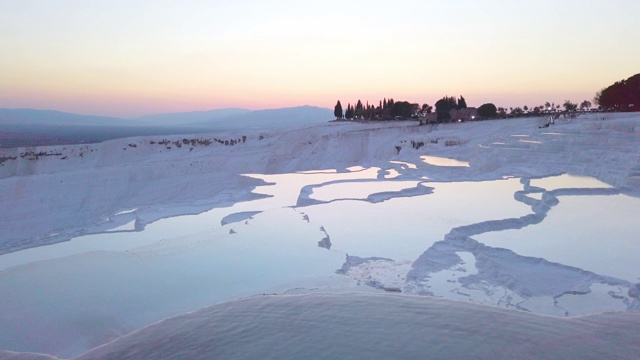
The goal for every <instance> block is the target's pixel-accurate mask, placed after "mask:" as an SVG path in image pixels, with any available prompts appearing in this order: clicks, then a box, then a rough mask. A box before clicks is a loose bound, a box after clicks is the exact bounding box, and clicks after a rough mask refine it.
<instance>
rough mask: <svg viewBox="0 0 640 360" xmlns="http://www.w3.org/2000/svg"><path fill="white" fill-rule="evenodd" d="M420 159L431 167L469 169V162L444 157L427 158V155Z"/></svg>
mask: <svg viewBox="0 0 640 360" xmlns="http://www.w3.org/2000/svg"><path fill="white" fill-rule="evenodd" d="M420 159H422V161H424V162H425V163H427V164H429V165H435V166H449V167H451V166H460V167H469V162H468V161H460V160H456V159H449V158H443V157H437V156H427V155H423V156H420Z"/></svg>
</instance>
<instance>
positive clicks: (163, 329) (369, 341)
mask: <svg viewBox="0 0 640 360" xmlns="http://www.w3.org/2000/svg"><path fill="white" fill-rule="evenodd" d="M638 331H640V314H638V313H635V314H600V315H592V316H586V317H581V318H569V319H562V318H553V317H544V316H537V315H532V314H528V313H524V312H513V311H506V310H504V309H499V308H494V307H486V306H478V305H472V304H469V303H462V302H451V301H444V300H438V299H434V298H426V297H410V296H397V295H396V296H394V295H371V294H369V295H363V294H341V295H336V294H315V295H304V296H289V297H274V296H266V297H256V298H251V299H245V300H241V301H236V302H231V303H223V304H220V305H217V306H213V307H209V308H204V309H201V310H198V311H196V312H193V313H190V314H185V315H181V316H177V317H174V318H171V319H167V320H165V321H162V322H159V323H157V324H154V325H152V326H149V327H148V328H145V329H142V330H140V331H138V332H135V333H133V334H130V335H128V336H126V337H123V338H120V339H118V340H116V341H114V342H112V343H110V344H106V345H104V346H101V347H99V348H96V349H94V350H92V351H90V352H88V353H86V354H84V355H81V356H79V357H78V358H76V359H78V360H85V359H122V360H124V359H142V358H144V359H179V358H180V359H212V358H213V359H258V358H260V359H303V358H304V359H355V358H359V359H419V358H429V359H466V358H473V359H604V358H606V359H633V358H635V357H636V356H637V355H638V354H639V353H640V342H637V341H636V337H637V333H638Z"/></svg>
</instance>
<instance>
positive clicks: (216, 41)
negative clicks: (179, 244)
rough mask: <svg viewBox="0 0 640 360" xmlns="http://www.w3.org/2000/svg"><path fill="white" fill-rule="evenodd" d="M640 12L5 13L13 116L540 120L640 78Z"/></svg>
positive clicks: (9, 1) (93, 4)
mask: <svg viewBox="0 0 640 360" xmlns="http://www.w3.org/2000/svg"><path fill="white" fill-rule="evenodd" d="M638 14H640V1H638V0H562V1H556V0H553V1H551V0H536V1H522V0H483V1H476V0H447V1H442V0H437V1H433V0H422V1H409V0H396V1H376V0H367V1H364V0H362V1H358V0H340V1H338V0H326V1H304V0H290V1H289V0H283V1H269V0H232V1H227V0H215V1H195V0H182V1H173V0H0V108H34V109H53V110H60V111H69V112H75V113H81V114H93V115H109V116H118V117H135V116H140V115H145V114H153V113H163V112H179V111H196V110H209V109H217V108H226V107H241V108H247V109H267V108H280V107H291V106H300V105H314V106H321V107H328V108H333V106H334V105H335V103H336V101H337V100H341V103H342V104H343V106H346V104H347V103H352V104H353V103H354V102H356V101H357V100H358V99H360V100H362V101H363V103H366V102H367V101H369V102H371V103H376V104H377V103H378V101H379V100H380V99H382V98H384V97H387V98H389V97H391V98H394V99H395V100H396V101H398V100H406V101H410V102H417V103H420V104H423V103H428V104H431V105H433V104H434V103H435V102H436V101H437V100H438V99H440V98H442V97H443V96H445V95H448V96H460V95H463V96H464V97H465V99H466V101H467V104H468V105H469V106H480V105H481V104H483V103H485V102H492V103H494V104H496V105H497V106H504V107H515V106H524V105H528V106H529V107H533V106H536V105H541V104H543V103H544V102H546V101H549V102H556V103H562V102H564V100H571V101H573V102H578V103H579V102H581V101H583V100H592V99H593V96H594V94H595V92H596V91H597V90H600V89H602V88H604V87H606V86H608V85H611V84H612V83H613V82H615V81H619V80H623V79H626V78H628V77H630V76H632V75H634V74H636V73H639V72H640V46H638V44H640V26H639V25H638V23H637V16H638Z"/></svg>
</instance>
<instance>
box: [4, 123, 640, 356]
mask: <svg viewBox="0 0 640 360" xmlns="http://www.w3.org/2000/svg"><path fill="white" fill-rule="evenodd" d="M605 117H606V118H605V119H602V118H603V115H589V116H582V117H579V118H577V119H571V120H560V121H558V122H557V123H556V125H554V126H552V127H549V128H543V129H541V128H539V127H538V126H539V122H540V123H541V122H543V121H544V120H542V119H517V120H509V121H487V122H478V123H462V124H459V123H455V124H443V125H438V126H422V127H418V126H415V125H414V124H411V123H384V124H353V123H328V124H326V125H323V126H316V127H311V128H305V129H289V130H287V131H284V130H270V131H261V132H251V131H247V132H245V133H238V132H236V133H225V134H212V135H211V136H208V137H203V136H199V137H190V136H175V137H170V138H167V140H168V141H166V142H165V141H163V138H138V139H124V140H115V141H110V142H105V143H102V144H93V145H83V146H58V147H47V148H38V149H12V150H4V151H3V152H2V153H0V159H4V160H3V162H2V164H0V176H2V178H1V179H0V190H2V191H0V204H1V206H2V207H3V209H2V210H3V211H2V212H0V253H3V255H0V293H2V294H3V296H2V298H1V299H0V310H2V311H1V313H0V349H7V350H12V351H30V352H42V353H50V354H54V355H57V356H62V357H73V356H76V355H79V354H81V353H82V352H84V351H87V350H89V349H91V348H93V347H95V346H98V345H101V344H104V343H106V342H108V341H110V340H113V339H116V338H118V337H120V336H122V335H125V334H127V333H130V332H131V331H133V330H136V329H140V328H142V327H144V326H146V325H149V324H152V323H153V322H155V321H158V320H161V319H163V318H166V317H169V316H173V315H177V314H181V313H185V312H188V311H192V310H195V309H198V308H201V307H203V306H207V305H211V304H214V303H218V302H221V301H228V300H233V299H238V298H241V297H247V296H254V295H259V294H264V293H270V294H271V293H277V294H299V293H320V292H327V291H329V292H344V291H358V292H385V291H386V292H399V293H404V294H414V295H429V296H435V297H440V298H445V299H450V300H464V301H471V302H474V303H479V304H490V305H496V306H500V307H505V308H509V309H514V310H519V311H520V312H527V313H534V314H545V315H554V316H560V317H564V316H575V315H583V314H590V313H599V312H604V311H614V312H623V313H622V315H620V317H616V319H619V318H623V319H630V320H629V321H631V323H634V322H635V323H636V324H637V318H636V317H635V315H632V314H633V313H630V312H628V311H629V310H631V311H633V310H637V309H639V308H640V305H639V302H638V294H639V293H640V288H639V287H638V285H637V284H638V282H639V277H640V272H638V270H637V268H638V267H637V266H636V265H637V259H638V257H639V256H640V224H637V221H635V217H634V210H635V209H637V208H638V205H640V201H639V200H638V195H639V194H640V158H639V157H638V154H639V153H640V141H639V140H640V116H638V115H635V114H627V115H605ZM207 140H209V141H211V143H209V141H207ZM216 140H220V141H216ZM225 141H226V142H227V144H228V145H225ZM231 143H233V145H231ZM417 143H421V144H424V145H423V146H419V148H417V149H416V147H418V146H412V145H413V144H417ZM178 144H179V146H178ZM438 157H446V158H448V159H449V160H446V161H444V160H442V159H441V158H438ZM453 159H455V160H453ZM243 174H244V175H243ZM562 174H571V176H569V175H562ZM576 176H582V177H576ZM256 185H260V186H258V187H257V188H256ZM210 209H212V210H210ZM185 214H194V215H185ZM195 214H199V215H195ZM176 215H182V216H177V217H176ZM172 216H173V217H172ZM167 217H171V218H167ZM158 219H163V220H159V221H158ZM83 234H94V235H85V236H79V235H83ZM71 238H73V240H71V241H65V242H60V241H64V240H68V239H71ZM45 244H54V245H50V246H42V245H45ZM345 259H346V260H345ZM5 294H6V295H5ZM314 296H320V297H321V298H322V299H323V300H322V301H329V302H330V301H335V302H336V306H338V303H339V302H340V301H342V300H340V299H339V298H331V297H329V298H326V297H323V296H322V295H314ZM296 299H298V298H296ZM303 299H306V300H305V301H307V300H308V301H310V302H313V301H316V300H314V299H315V298H313V297H307V298H303ZM309 299H311V300H309ZM363 299H367V297H364V298H363ZM368 299H369V300H362V301H365V302H366V301H370V304H371V306H372V307H373V308H375V306H374V304H375V303H376V301H378V300H377V299H378V298H375V297H371V298H368ZM394 299H398V298H396V297H391V298H385V300H384V301H391V302H394V301H395V300H394ZM252 301H253V300H252ZM255 301H258V302H259V301H260V300H255ZM269 301H270V300H269ZM269 301H267V303H269ZM276 301H280V300H276ZM287 301H288V300H287ZM292 301H294V302H295V300H292ZM305 301H303V302H301V303H300V306H305V305H304V303H305ZM243 304H246V303H243ZM265 304H266V303H265ZM417 304H419V303H414V305H415V306H416V308H415V310H416V311H418V309H419V308H420V306H419V305H417ZM420 304H421V303H420ZM456 304H457V303H456ZM252 306H258V307H260V306H263V305H260V304H258V303H255V304H254V305H252ZM264 306H267V305H264ZM451 306H452V308H451V309H450V311H454V305H451ZM455 306H457V305H455ZM251 308H252V309H253V307H251ZM443 309H446V306H445V307H444V308H443ZM468 309H469V310H468V311H469V312H477V311H478V310H477V309H476V308H474V307H471V308H468ZM254 310H255V309H254ZM442 311H443V312H446V311H447V310H442ZM520 312H516V311H511V312H509V313H505V314H511V313H513V314H519V313H520ZM376 313H377V311H376ZM195 314H199V313H194V314H192V315H190V316H196V317H199V318H200V320H202V321H205V322H206V321H207V320H206V319H207V318H206V316H204V315H202V314H201V315H202V316H200V315H195ZM203 314H204V313H203ZM387 315H388V316H391V314H390V313H389V314H387ZM380 316H382V317H384V316H385V315H384V312H380ZM478 316H480V317H479V318H478V319H481V316H482V315H478ZM487 316H488V318H490V317H491V316H493V315H487ZM510 316H511V315H506V317H505V319H506V320H505V322H507V323H508V322H509V321H516V322H517V321H521V319H519V318H518V316H521V315H513V317H510ZM537 316H539V315H537ZM544 319H546V318H544ZM176 321H177V320H176ZM181 321H182V320H181ZM194 321H195V320H194ZM212 321H213V320H212ZM452 321H454V320H452ZM479 321H480V320H479ZM482 321H485V322H486V321H487V318H484V319H483V320H482ZM540 321H542V322H541V325H540V326H542V327H546V326H550V327H553V326H555V325H553V324H550V323H549V324H547V323H544V322H545V321H546V320H540ZM319 322H323V320H319ZM190 323H191V320H189V321H186V322H184V323H183V322H180V325H179V326H178V327H176V328H173V329H171V324H172V323H171V321H169V322H168V323H167V322H165V323H163V325H162V330H161V331H160V332H156V333H155V334H156V335H149V338H148V341H150V343H153V341H157V340H153V339H154V336H157V334H161V333H172V332H173V333H175V332H187V333H189V331H191V332H190V334H191V335H189V336H194V337H198V336H197V335H196V334H197V331H198V330H197V329H196V328H193V329H191V330H189V329H188V326H189V325H188V324H190ZM543 323H544V324H543ZM174 324H176V323H174ZM185 324H186V325H185ZM505 326H506V325H505ZM244 327H246V325H245V323H242V322H238V324H237V329H239V330H242V329H244ZM471 328H473V327H471ZM156 329H157V327H156ZM452 331H454V332H455V331H456V330H452ZM572 331H573V330H572ZM269 332H273V330H269ZM143 333H144V334H147V332H143ZM148 333H149V334H151V332H148ZM414 335H415V334H414ZM136 336H139V335H130V336H125V337H124V338H121V340H118V341H116V342H114V343H113V344H111V345H109V346H107V347H105V348H104V349H107V348H108V352H113V353H114V354H116V353H118V352H119V351H120V350H118V349H120V348H119V346H121V345H122V344H127V345H126V346H130V344H132V343H133V344H136V343H139V342H141V341H142V342H143V343H145V342H146V341H147V340H144V341H143V340H141V339H142V338H140V337H136ZM534 336H537V335H534ZM145 339H146V338H145ZM617 339H618V342H617V343H616V344H617V345H619V346H621V347H622V348H623V349H627V350H628V349H632V350H633V348H632V347H631V348H629V346H628V344H627V341H626V340H625V339H626V338H625V337H624V336H620V337H618V338H617ZM225 341H231V340H229V339H227V340H225ZM238 341H239V340H238ZM323 341H330V339H329V338H327V339H325V340H323ZM333 341H335V339H334V340H333ZM485 341H486V339H485ZM176 344H177V343H176ZM229 344H236V343H233V342H232V343H229ZM303 344H306V345H309V344H308V343H304V342H303V343H301V344H299V345H300V346H302V345H303ZM122 346H124V345H122ZM234 346H236V345H234ZM237 346H240V345H237ZM142 348H144V346H143V344H141V347H140V349H142ZM122 349H124V347H123V348H122ZM192 349H197V346H196V347H193V348H192ZM229 349H230V351H232V347H230V348H229ZM301 349H302V347H301ZM585 349H586V348H585ZM395 350H397V349H395ZM123 351H125V350H123ZM126 351H131V350H126ZM301 351H303V350H301ZM625 351H626V350H625ZM94 354H101V355H100V356H106V357H108V356H107V355H106V352H94ZM145 354H147V355H148V356H149V357H154V358H155V357H157V356H158V355H159V354H157V353H156V354H152V353H145ZM291 354H293V353H291ZM585 354H586V353H585ZM130 355H131V354H130ZM191 355H193V354H191ZM191 355H189V356H188V357H192V356H191ZM0 356H5V357H8V356H9V353H4V354H3V355H0ZM96 356H97V355H96ZM109 356H111V355H109ZM131 356H133V355H131ZM176 356H179V355H176ZM291 356H293V355H291ZM133 357H135V356H133ZM319 357H320V356H319ZM112 358H123V357H121V356H120V355H118V356H115V355H114V356H112ZM559 358H562V357H561V356H559Z"/></svg>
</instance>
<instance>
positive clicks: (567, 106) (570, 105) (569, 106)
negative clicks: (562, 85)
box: [562, 100, 578, 112]
mask: <svg viewBox="0 0 640 360" xmlns="http://www.w3.org/2000/svg"><path fill="white" fill-rule="evenodd" d="M562 106H564V109H565V111H567V112H572V111H576V110H577V109H578V105H577V104H574V103H572V102H571V101H569V100H565V101H564V104H562Z"/></svg>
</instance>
